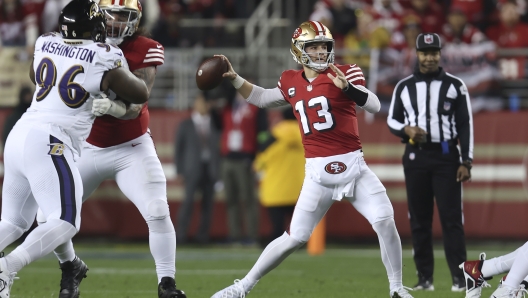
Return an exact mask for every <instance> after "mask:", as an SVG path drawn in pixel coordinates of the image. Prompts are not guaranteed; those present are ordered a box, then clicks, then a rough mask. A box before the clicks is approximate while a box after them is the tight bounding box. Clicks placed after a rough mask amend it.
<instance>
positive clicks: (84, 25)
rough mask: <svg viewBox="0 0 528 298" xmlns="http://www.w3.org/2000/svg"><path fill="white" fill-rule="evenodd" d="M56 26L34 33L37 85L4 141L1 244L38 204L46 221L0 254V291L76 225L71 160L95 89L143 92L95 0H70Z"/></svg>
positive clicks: (0, 295) (77, 183)
mask: <svg viewBox="0 0 528 298" xmlns="http://www.w3.org/2000/svg"><path fill="white" fill-rule="evenodd" d="M59 26H60V28H61V34H62V37H61V35H59V34H58V33H48V34H45V35H43V36H41V37H39V38H38V39H37V41H36V44H35V54H34V58H33V59H34V60H33V63H32V67H31V69H30V77H31V80H32V81H33V83H35V84H36V86H37V88H36V91H35V94H34V96H33V101H32V103H31V106H30V108H29V109H28V110H27V112H26V113H25V114H24V115H23V116H22V118H21V119H20V120H19V121H18V122H17V123H16V125H15V126H14V127H13V129H12V130H11V132H10V134H9V136H8V138H7V141H6V146H5V150H4V170H5V175H4V183H3V189H2V218H1V221H0V250H3V249H4V248H5V247H6V246H7V245H9V244H11V243H12V242H13V241H15V240H16V239H18V238H19V237H20V236H22V234H23V233H24V232H25V231H27V230H28V229H29V228H30V227H31V225H32V223H33V221H34V220H35V215H36V213H37V208H39V207H40V209H41V210H42V214H43V216H44V218H45V219H46V222H45V223H44V224H42V225H40V226H39V227H37V228H36V229H34V230H33V231H32V232H31V233H30V234H29V235H28V236H27V238H26V239H25V241H24V242H23V243H22V244H21V245H19V246H18V247H16V248H15V250H13V252H11V253H10V254H8V255H7V256H6V257H2V258H0V298H8V297H10V291H11V286H12V284H13V280H14V278H15V275H16V273H17V272H18V271H19V270H20V269H22V268H23V267H24V266H26V265H28V264H29V263H31V262H33V261H35V260H37V259H39V258H40V257H42V256H45V255H46V254H48V253H50V252H51V251H52V250H53V249H54V248H55V247H57V246H58V245H60V244H62V243H64V242H66V241H68V240H70V239H71V237H73V236H74V235H75V234H76V233H77V231H78V230H79V226H80V213H81V212H80V211H81V199H82V194H83V186H82V182H81V177H80V175H79V171H78V169H77V167H76V166H75V163H74V160H75V159H77V158H79V156H80V155H81V145H82V142H83V141H84V140H85V139H86V137H87V136H88V133H89V132H90V128H91V126H92V123H93V121H94V118H95V116H94V114H93V113H92V105H93V103H94V102H95V101H97V99H94V97H97V98H103V97H105V95H104V94H103V92H106V91H107V90H109V89H112V90H113V91H114V92H115V93H116V94H119V95H120V96H122V97H123V98H126V99H127V100H128V101H130V102H133V103H137V104H141V103H143V102H145V101H146V100H147V99H148V89H147V86H146V84H145V83H144V82H143V81H142V80H139V79H137V78H136V77H134V76H133V75H132V73H130V71H128V70H127V69H125V68H122V67H120V66H121V65H122V63H123V61H124V58H123V54H122V52H121V50H120V49H118V48H115V47H110V46H108V45H106V44H104V41H105V39H106V20H105V18H104V15H103V12H102V11H101V9H100V8H99V6H98V5H97V4H96V3H95V2H93V1H91V0H73V1H72V2H71V3H70V4H68V5H67V6H66V7H65V8H64V9H63V10H62V12H61V15H60V18H59ZM100 94H103V95H100ZM41 296H42V297H43V296H46V295H41Z"/></svg>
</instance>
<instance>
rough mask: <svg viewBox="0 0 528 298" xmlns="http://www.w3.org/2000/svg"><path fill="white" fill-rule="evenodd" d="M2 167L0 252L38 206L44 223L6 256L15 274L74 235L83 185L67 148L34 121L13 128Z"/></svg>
mask: <svg viewBox="0 0 528 298" xmlns="http://www.w3.org/2000/svg"><path fill="white" fill-rule="evenodd" d="M4 167H5V168H4V171H5V172H4V184H3V189H2V220H1V221H0V250H3V249H5V247H6V246H8V245H9V244H11V243H12V242H13V241H15V240H16V239H18V238H19V237H20V236H22V233H23V232H25V231H27V230H28V229H29V228H30V227H31V225H32V224H33V221H34V220H35V215H36V213H37V208H38V207H40V208H41V210H42V211H41V216H42V217H43V218H45V219H46V221H47V222H46V224H44V225H41V226H40V227H38V228H36V229H35V230H33V231H32V232H31V233H30V234H29V235H28V237H27V238H26V240H25V241H24V243H22V244H21V245H20V246H19V247H17V248H16V249H15V250H14V251H13V253H11V254H10V255H8V256H6V260H7V261H8V268H9V270H11V271H18V270H20V269H21V268H22V267H23V266H25V265H27V264H29V263H30V262H32V261H34V260H36V259H38V258H40V257H42V256H44V255H46V254H48V253H50V252H51V251H52V250H53V249H55V247H57V245H59V244H61V243H64V242H66V241H67V240H69V239H71V237H73V236H74V235H75V234H76V233H77V231H78V230H79V227H80V223H81V220H80V212H81V198H82V193H83V186H82V183H81V177H80V175H79V171H78V170H77V167H76V166H75V164H74V161H73V152H72V151H71V149H70V148H69V147H68V146H66V145H64V144H63V143H62V141H61V140H59V139H57V138H55V137H54V136H52V135H50V134H49V133H48V132H47V131H45V130H43V129H42V127H40V126H38V125H35V124H34V123H24V122H23V121H19V122H18V123H17V124H16V125H15V126H14V128H13V129H12V131H11V132H10V134H9V137H8V139H7V142H6V146H5V150H4ZM10 256H11V257H10ZM13 256H14V259H13Z"/></svg>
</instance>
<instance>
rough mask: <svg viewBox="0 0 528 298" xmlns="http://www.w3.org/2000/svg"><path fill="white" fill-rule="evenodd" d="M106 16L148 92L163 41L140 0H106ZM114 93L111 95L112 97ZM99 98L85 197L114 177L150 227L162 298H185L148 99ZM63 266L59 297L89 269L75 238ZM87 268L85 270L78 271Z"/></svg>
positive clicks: (84, 164) (71, 291)
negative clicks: (145, 30) (151, 34)
mask: <svg viewBox="0 0 528 298" xmlns="http://www.w3.org/2000/svg"><path fill="white" fill-rule="evenodd" d="M99 6H100V7H101V9H102V10H103V11H105V13H106V16H107V43H109V44H110V45H107V47H108V48H110V46H117V47H119V48H120V49H121V50H122V51H123V54H124V55H125V58H126V61H127V64H128V67H129V69H130V71H131V72H132V73H134V74H135V75H136V76H137V77H139V78H140V79H142V80H143V81H145V83H146V85H147V87H148V90H149V92H150V91H151V89H152V86H153V85H154V79H155V76H156V66H158V65H161V64H163V62H164V51H163V50H164V49H163V46H162V45H161V44H159V43H158V42H156V41H155V40H152V39H150V38H147V37H144V36H141V35H140V33H139V32H138V26H139V22H140V19H141V13H142V8H141V4H140V2H139V1H138V0H101V1H100V2H99ZM114 96H115V95H113V94H111V96H110V98H112V97H114ZM112 99H115V100H110V99H109V98H99V99H95V100H94V103H93V107H92V111H93V112H94V114H95V115H96V116H99V117H97V118H96V120H95V122H94V124H93V127H92V130H91V132H90V135H89V136H88V139H87V140H86V142H85V144H84V148H83V151H82V156H81V157H80V159H79V160H78V161H77V167H78V168H79V172H80V174H81V178H82V181H83V186H84V194H83V202H84V201H85V200H86V199H88V197H89V196H90V195H91V194H92V193H93V191H94V190H95V189H96V188H97V187H98V186H99V185H100V184H101V182H103V181H104V180H106V179H115V180H116V182H117V184H118V186H119V188H120V189H121V191H122V192H123V193H124V194H125V195H126V196H127V198H128V199H130V200H131V201H132V202H133V203H134V205H136V207H137V208H138V210H139V212H140V213H141V215H142V216H143V218H144V219H145V221H146V222H147V225H148V228H149V245H150V251H151V253H152V256H153V258H154V262H155V263H156V272H157V276H158V297H160V298H184V297H186V295H185V293H184V292H183V291H181V290H178V289H177V288H176V282H175V280H174V275H175V273H176V268H175V261H176V233H175V230H174V226H173V224H172V221H171V218H170V214H169V206H168V204H167V189H166V178H165V174H164V172H163V169H162V166H161V162H160V160H159V158H158V156H157V153H156V150H155V147H154V142H153V140H152V138H151V137H150V133H149V130H148V125H149V112H148V109H147V104H146V103H145V104H144V105H137V104H130V103H127V102H125V101H124V100H121V99H120V98H112ZM55 254H56V255H57V257H58V258H59V261H60V267H61V269H62V280H61V291H60V294H59V295H60V296H59V298H73V297H78V295H79V283H80V282H81V280H82V279H83V277H84V276H85V274H84V273H85V272H86V271H87V270H88V269H87V267H86V265H85V264H84V263H83V262H82V260H81V259H80V258H78V257H77V256H76V255H75V251H74V249H73V244H72V242H71V241H69V242H66V243H64V244H63V245H61V246H59V247H58V248H57V249H56V250H55ZM79 273H82V274H79Z"/></svg>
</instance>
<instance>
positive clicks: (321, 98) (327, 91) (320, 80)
mask: <svg viewBox="0 0 528 298" xmlns="http://www.w3.org/2000/svg"><path fill="white" fill-rule="evenodd" d="M336 66H337V68H339V69H340V70H341V71H342V72H343V73H344V74H345V76H346V79H347V80H348V81H349V82H350V83H351V84H355V85H361V86H364V85H365V78H364V76H363V72H362V71H361V69H360V68H359V66H357V65H355V64H353V65H336ZM327 73H331V74H333V75H335V74H334V72H333V71H332V70H331V69H330V68H328V69H327V70H325V71H323V72H322V73H320V74H319V75H318V76H317V77H316V78H315V80H313V81H312V82H310V81H308V80H307V79H306V77H305V76H304V71H303V70H287V71H284V72H283V73H282V76H281V78H280V79H279V83H278V87H279V89H280V90H281V92H282V95H283V97H284V99H285V100H286V101H287V102H289V103H290V104H291V106H292V107H293V109H294V113H295V117H296V118H297V120H298V122H299V128H300V130H301V134H302V140H303V145H304V154H305V157H306V158H312V157H326V156H333V155H340V154H345V153H349V152H353V151H356V150H359V149H361V142H360V140H359V132H358V123H357V117H356V108H355V106H356V103H355V102H354V101H352V100H351V99H349V98H348V97H347V96H346V95H345V94H344V93H343V91H341V89H339V88H338V87H336V86H335V85H334V82H333V81H332V80H331V79H330V78H328V76H327Z"/></svg>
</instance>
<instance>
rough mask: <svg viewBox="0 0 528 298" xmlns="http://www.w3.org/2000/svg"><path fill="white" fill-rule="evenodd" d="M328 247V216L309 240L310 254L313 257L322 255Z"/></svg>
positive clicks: (322, 220)
mask: <svg viewBox="0 0 528 298" xmlns="http://www.w3.org/2000/svg"><path fill="white" fill-rule="evenodd" d="M325 247H326V216H325V217H323V219H321V221H320V222H319V224H318V225H317V226H316V227H315V229H314V231H313V233H312V236H311V237H310V240H308V248H307V249H308V254H309V255H311V256H316V255H322V254H323V253H324V251H325Z"/></svg>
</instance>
